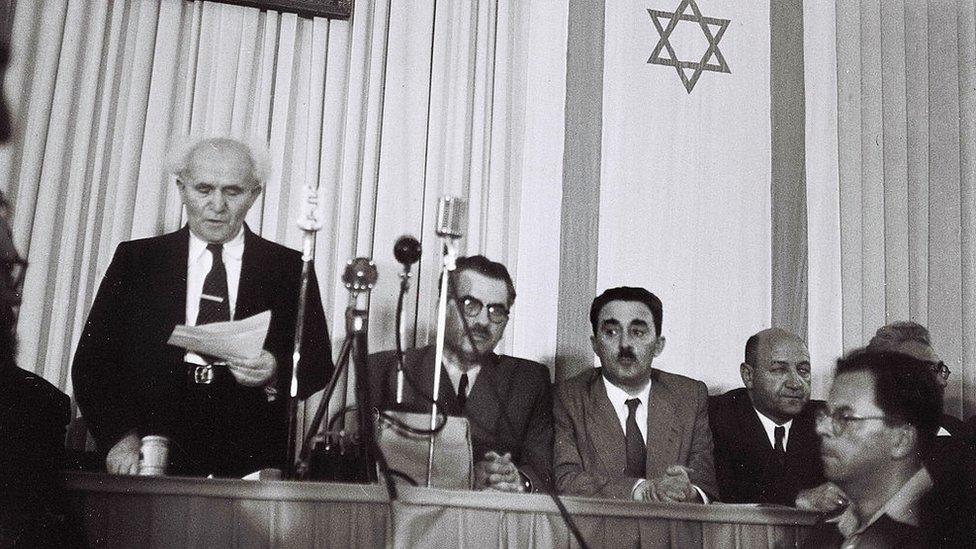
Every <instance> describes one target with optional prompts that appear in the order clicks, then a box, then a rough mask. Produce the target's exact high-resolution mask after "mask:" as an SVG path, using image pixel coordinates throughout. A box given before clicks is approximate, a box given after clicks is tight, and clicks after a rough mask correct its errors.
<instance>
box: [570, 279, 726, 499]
mask: <svg viewBox="0 0 976 549" xmlns="http://www.w3.org/2000/svg"><path fill="white" fill-rule="evenodd" d="M662 320H663V310H662V305H661V300H660V299H658V298H657V296H655V295H654V294H652V293H650V292H648V291H647V290H645V289H643V288H629V287H620V288H612V289H609V290H607V291H605V292H604V293H603V294H601V295H600V296H598V297H597V298H596V299H595V300H593V305H592V307H591V308H590V322H591V324H592V326H593V336H592V337H591V341H592V344H593V350H594V351H595V352H596V354H597V356H598V357H599V358H600V364H601V366H602V367H601V368H596V369H592V370H587V371H585V372H583V373H581V374H579V375H577V376H576V377H574V378H572V379H570V380H567V381H565V382H563V383H562V384H560V385H559V386H558V387H557V391H556V401H555V407H554V417H555V425H556V431H555V448H554V465H553V469H554V475H555V478H556V488H557V489H558V490H559V491H560V492H562V493H566V494H574V495H583V496H599V497H606V498H616V499H633V500H637V501H672V502H707V501H708V499H709V498H714V497H716V496H717V495H718V487H717V485H716V482H715V469H714V465H713V461H712V460H713V458H712V434H711V431H710V430H709V427H708V392H707V390H706V388H705V384H704V383H702V382H701V381H697V380H694V379H690V378H687V377H684V376H680V375H675V374H670V373H667V372H663V371H661V370H657V369H654V368H652V367H651V364H652V363H653V361H654V358H656V357H657V356H659V355H660V354H661V352H662V351H663V350H664V343H665V339H664V337H662V336H661V325H662Z"/></svg>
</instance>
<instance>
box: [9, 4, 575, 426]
mask: <svg viewBox="0 0 976 549" xmlns="http://www.w3.org/2000/svg"><path fill="white" fill-rule="evenodd" d="M522 9H524V8H522V7H519V5H518V4H517V3H514V2H509V1H507V0H506V1H502V2H496V1H493V0H492V1H489V0H480V1H476V2H441V3H437V2H434V0H427V1H423V2H398V1H394V0H362V1H359V2H356V6H355V13H354V14H353V17H352V19H350V20H349V21H332V20H328V19H324V18H315V19H309V18H304V17H298V16H296V15H295V14H291V13H278V12H275V11H270V10H267V11H262V10H258V9H255V8H247V7H242V6H234V5H226V4H218V3H213V2H209V1H202V0H195V1H184V0H146V1H140V2H109V1H106V0H68V1H64V0H42V1H36V2H20V3H18V6H17V11H16V13H15V19H14V23H13V34H12V36H13V38H12V50H13V63H12V65H11V67H10V70H9V72H8V76H7V81H6V82H7V95H8V97H10V99H11V105H12V107H13V111H14V113H15V115H16V116H17V120H18V122H19V123H18V131H17V133H16V136H15V138H14V140H13V141H12V142H11V143H10V144H9V145H8V146H7V147H4V148H2V149H0V173H2V174H4V176H5V177H3V178H0V190H3V192H4V193H5V194H6V195H7V196H8V197H10V198H11V199H12V200H13V201H14V202H15V211H16V217H15V221H14V233H15V241H16V243H17V246H18V248H19V249H20V250H21V252H22V253H23V254H24V255H25V256H26V257H27V259H28V261H29V263H30V268H29V269H28V271H27V279H26V284H25V293H24V304H23V306H22V308H21V314H20V322H19V325H18V333H19V336H20V341H21V348H20V354H19V363H20V365H21V366H22V367H24V368H26V369H29V370H33V371H36V372H39V373H41V374H42V375H44V377H45V378H47V379H49V380H51V381H52V382H53V383H55V385H57V386H58V387H59V388H61V389H62V390H64V391H66V392H68V393H69V394H70V393H71V387H70V381H69V380H70V362H71V358H72V354H73V352H74V348H75V346H76V344H77V341H78V338H79V336H80V332H81V329H82V328H83V324H84V320H85V317H86V315H87V312H88V308H89V306H90V304H91V302H92V300H93V299H94V296H95V293H96V291H97V289H98V284H99V282H100V280H101V277H102V274H103V273H104V271H105V269H106V268H107V267H108V263H109V262H110V260H111V258H112V255H113V253H114V250H115V247H116V246H117V245H118V243H119V242H121V241H124V240H129V239H133V238H142V237H148V236H155V235H159V234H163V233H165V232H169V231H172V230H175V229H176V228H178V227H179V226H180V225H181V224H182V223H183V222H185V217H184V214H183V212H182V206H181V203H180V200H179V195H178V192H177V189H176V187H175V185H174V179H173V177H172V176H170V175H169V174H168V173H167V169H166V165H167V159H166V153H167V150H168V149H169V148H170V147H171V146H172V145H173V144H175V143H178V142H180V141H182V140H184V139H185V136H208V135H232V136H234V137H238V138H240V139H243V140H245V141H248V142H251V143H259V144H263V145H264V146H265V147H266V148H267V149H268V151H269V157H268V159H267V161H268V162H267V167H268V178H267V180H266V185H265V188H264V191H263V193H262V195H261V197H260V198H259V200H258V201H257V202H256V203H255V205H254V207H253V208H252V209H251V211H250V212H249V213H248V216H247V222H248V224H249V225H250V227H251V228H252V229H253V230H255V231H256V232H258V233H259V234H261V235H262V236H264V237H265V238H268V239H271V240H274V241H277V242H280V243H282V244H285V245H287V246H291V247H293V248H299V247H300V243H301V231H300V230H299V229H298V228H297V226H296V224H295V220H296V219H297V217H298V212H299V211H300V208H301V205H302V201H303V192H302V188H303V186H306V185H308V186H311V187H313V188H321V189H322V190H323V194H324V197H325V202H326V206H325V209H326V215H325V223H324V225H325V226H324V228H323V230H322V231H320V232H319V233H318V235H317V240H316V246H315V251H316V271H317V274H318V282H319V285H320V290H321V294H322V297H323V304H324V306H325V309H326V314H327V319H328V321H329V326H330V330H331V333H332V336H333V339H334V340H335V344H336V348H338V343H339V340H340V339H341V338H342V336H343V335H344V332H345V327H344V324H345V321H344V317H345V314H344V312H345V307H346V303H347V298H346V295H347V292H346V290H345V288H344V287H343V285H342V283H341V281H340V275H341V272H342V269H343V266H344V264H345V261H346V259H348V258H351V257H354V256H372V257H374V258H375V259H376V261H377V263H378V265H379V267H380V271H381V278H380V280H381V282H380V283H379V284H378V285H377V288H376V289H375V290H374V292H373V293H372V296H371V321H372V324H371V325H372V330H371V333H370V344H371V348H372V349H374V350H380V349H389V348H391V347H392V346H393V342H394V334H393V325H394V324H393V311H394V307H395V302H396V292H397V290H398V288H399V280H398V278H397V276H396V273H397V272H398V271H399V270H400V268H399V265H398V264H396V263H395V262H394V261H393V258H392V250H391V248H392V245H393V242H394V241H395V239H396V237H397V236H399V235H400V234H404V233H411V234H414V235H416V236H417V237H418V238H419V239H421V240H422V242H423V244H424V248H425V255H424V258H423V259H422V261H421V264H420V265H419V266H418V267H417V268H416V269H415V273H416V275H415V277H416V278H414V279H413V283H412V291H411V296H410V299H409V300H408V314H407V317H408V326H409V327H410V328H411V329H413V328H416V329H417V337H416V338H415V341H416V343H417V344H425V343H426V341H428V340H429V338H430V337H431V335H432V333H433V331H432V324H433V323H434V320H435V319H434V318H433V317H432V314H431V313H432V311H433V307H431V306H430V303H432V297H433V296H434V295H436V292H434V291H433V289H434V280H435V279H436V273H437V271H438V269H439V265H440V248H439V245H438V242H437V239H436V237H435V236H434V231H433V229H434V227H433V223H434V212H435V209H436V206H437V199H438V197H439V196H440V195H442V194H445V193H451V194H455V195H460V196H461V197H463V198H466V199H468V200H469V201H470V214H469V220H468V235H467V238H466V240H465V241H464V244H463V249H464V251H465V252H467V253H488V254H489V255H490V256H491V257H492V258H493V259H496V260H499V261H502V262H505V263H507V264H508V265H509V267H510V269H511V270H512V272H513V276H516V277H517V274H518V273H517V272H516V265H517V264H518V257H519V254H520V253H521V252H520V250H519V249H518V247H517V246H514V245H513V244H512V243H513V242H517V241H518V239H519V230H518V227H519V221H520V218H521V217H522V216H524V215H526V214H527V212H526V211H524V210H523V209H522V208H521V206H520V201H519V200H520V197H521V196H522V186H523V179H530V183H533V184H537V183H536V182H537V181H540V180H542V179H543V178H542V177H540V176H533V175H532V174H529V175H523V173H522V171H520V170H517V169H513V165H514V163H516V162H519V161H521V160H522V159H523V158H525V157H524V156H523V154H522V153H521V149H522V148H524V147H525V146H526V142H525V140H524V138H523V135H524V133H525V132H527V131H538V129H537V128H538V127H539V126H540V125H543V124H544V122H537V123H536V124H535V125H531V126H525V125H519V124H513V123H511V122H510V119H514V120H523V119H525V118H526V113H528V112H529V111H531V109H532V108H533V105H531V104H528V102H527V101H526V100H525V99H524V98H525V97H526V89H527V88H528V87H529V86H530V83H531V82H532V80H533V79H532V76H531V75H529V74H528V73H529V71H530V70H537V69H534V68H532V67H533V66H532V64H531V63H532V62H533V61H535V60H534V59H532V58H531V56H530V55H528V53H527V52H528V51H529V49H528V48H529V46H528V45H527V44H528V43H529V41H530V40H536V39H537V38H538V31H534V30H533V29H531V28H529V27H526V26H514V25H511V24H510V23H508V22H506V21H505V20H503V21H502V24H501V25H500V23H499V13H503V14H511V13H520V10H522ZM499 30H501V34H499ZM557 41H558V35H557ZM500 47H501V48H510V49H514V50H517V51H520V52H523V53H522V54H521V55H519V56H514V57H512V58H509V57H508V56H505V57H504V58H499V57H498V55H497V53H496V50H497V49H498V48H500ZM505 51H508V50H505ZM556 51H557V52H558V49H557V50H556ZM497 74H501V75H503V76H502V78H503V80H499V79H498V78H497V77H496V75H497ZM561 85H562V81H561V80H556V81H554V82H553V83H551V84H550V83H545V84H543V85H542V86H541V89H542V93H540V92H539V91H538V89H537V90H536V91H535V94H534V95H533V97H535V98H536V101H537V102H542V100H543V98H545V97H547V96H555V97H560V96H561V93H562V90H561V89H560V86H561ZM536 86H538V84H536ZM559 140H560V141H561V137H559ZM545 153H546V154H541V155H540V154H539V153H538V152H535V153H534V155H535V156H532V157H530V158H534V161H535V162H537V163H538V164H539V165H540V167H548V168H550V169H551V168H552V167H555V169H556V171H555V172H554V173H550V174H548V177H549V178H551V177H552V176H553V175H555V176H556V177H558V178H561V164H562V162H561V157H559V156H558V155H555V156H554V155H551V154H548V153H549V151H545ZM546 181H547V182H548V179H546ZM539 212H541V213H542V214H543V217H542V219H540V220H538V222H539V223H540V224H542V225H543V226H546V227H548V229H549V230H550V231H553V232H558V224H559V211H558V205H557V206H556V207H555V208H548V209H539V208H535V209H534V210H532V213H531V214H530V215H537V214H538V213H539ZM557 262H558V257H555V258H549V264H547V267H548V268H549V270H550V271H552V270H553V269H555V268H556V267H557ZM547 289H548V290H549V291H548V293H546V292H542V295H539V296H536V301H537V302H542V303H548V304H549V305H551V306H552V307H554V303H555V300H556V291H555V287H552V288H547ZM538 322H539V320H538V318H536V317H533V316H532V315H531V314H530V315H527V318H526V320H519V319H518V318H517V317H516V318H513V321H512V323H511V324H510V326H512V328H511V329H512V330H519V329H521V330H522V331H523V332H524V331H525V330H527V329H528V330H531V328H532V323H538ZM552 331H553V333H554V332H555V328H554V327H553V328H552ZM413 340H414V338H413V337H408V338H407V343H408V345H409V344H410V343H411V341H413ZM512 340H513V338H512V337H509V338H507V339H506V341H505V342H503V344H502V348H503V349H500V350H505V351H508V352H513V351H516V352H517V349H514V348H513V341H512ZM523 341H524V343H523V345H524V347H525V348H527V349H529V352H528V353H524V354H523V356H526V354H527V355H528V356H534V357H539V358H541V357H546V356H548V357H550V358H551V357H552V354H553V350H552V349H548V348H540V347H539V343H538V341H537V340H531V339H523ZM543 341H544V340H543ZM344 387H345V389H343V390H345V391H349V392H351V388H352V385H351V384H350V383H346V384H345V385H344ZM309 405H310V406H314V405H316V399H312V400H311V401H310V403H309ZM338 405H339V403H333V409H334V410H335V408H336V407H337V406H338Z"/></svg>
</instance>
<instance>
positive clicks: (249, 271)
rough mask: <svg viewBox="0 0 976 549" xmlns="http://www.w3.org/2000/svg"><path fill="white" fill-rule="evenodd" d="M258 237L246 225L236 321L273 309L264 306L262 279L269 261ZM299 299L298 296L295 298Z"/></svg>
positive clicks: (235, 314)
mask: <svg viewBox="0 0 976 549" xmlns="http://www.w3.org/2000/svg"><path fill="white" fill-rule="evenodd" d="M258 238H259V237H258V236H257V235H255V234H254V233H252V232H251V229H249V228H248V227H247V225H244V254H243V255H242V256H241V277H240V280H239V282H238V285H237V304H236V306H235V307H234V320H240V319H242V318H247V317H249V316H252V315H254V314H257V313H260V312H262V311H264V310H266V309H270V308H271V307H270V306H268V305H266V304H264V303H263V301H264V299H265V298H266V296H264V295H262V293H261V291H260V290H261V288H264V287H266V286H267V285H266V284H265V283H264V281H263V280H262V279H261V277H262V276H264V274H265V273H266V272H267V271H268V269H267V268H262V267H265V265H264V262H265V261H266V260H267V258H266V257H265V255H264V254H263V253H262V250H261V246H260V244H261V243H260V242H258ZM295 299H296V300H297V299H298V296H297V295H296V296H295Z"/></svg>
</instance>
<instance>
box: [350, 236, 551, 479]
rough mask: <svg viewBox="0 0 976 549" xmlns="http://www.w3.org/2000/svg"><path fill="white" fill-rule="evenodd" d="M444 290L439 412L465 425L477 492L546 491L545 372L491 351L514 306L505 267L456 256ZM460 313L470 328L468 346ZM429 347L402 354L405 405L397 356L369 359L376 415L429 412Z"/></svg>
mask: <svg viewBox="0 0 976 549" xmlns="http://www.w3.org/2000/svg"><path fill="white" fill-rule="evenodd" d="M449 284H450V286H449V290H448V292H449V293H448V313H447V325H446V327H445V334H444V365H443V369H442V372H441V376H442V377H441V379H442V380H448V381H450V383H442V384H441V388H440V394H439V395H438V408H439V409H441V410H443V411H444V412H445V413H446V414H448V415H452V416H464V417H466V418H467V419H468V420H469V421H470V423H471V436H472V443H473V451H474V460H475V479H474V480H475V488H476V489H483V488H491V489H494V490H502V491H518V492H522V491H541V492H548V491H549V490H551V488H552V387H551V383H550V378H549V369H548V368H546V367H545V366H543V365H542V364H539V363H537V362H532V361H529V360H523V359H520V358H515V357H511V356H506V355H498V354H495V353H494V350H495V346H497V345H498V342H499V341H500V340H501V338H502V335H503V334H504V333H505V326H506V325H507V324H508V318H509V315H510V314H511V308H512V305H513V304H514V303H515V286H514V284H513V283H512V277H511V276H510V275H509V274H508V269H506V268H505V266H504V265H502V264H501V263H497V262H494V261H490V260H489V259H487V258H486V257H484V256H480V255H476V256H470V257H462V258H459V259H458V260H457V269H456V270H455V271H454V272H453V273H452V275H451V278H450V281H449ZM461 314H464V317H465V319H464V320H466V321H467V325H468V327H469V328H470V330H471V335H472V339H473V340H474V344H475V345H474V346H472V344H471V341H470V340H469V338H468V336H467V334H466V333H465V329H464V324H463V321H462V318H461ZM434 359H435V349H434V346H433V345H428V346H426V347H421V348H419V349H411V350H408V351H407V352H406V353H404V359H403V362H404V364H403V369H404V372H405V374H406V379H407V380H408V383H405V387H404V395H403V402H402V403H400V404H397V402H396V384H397V368H396V364H397V357H396V352H395V351H385V352H381V353H376V354H374V355H370V357H369V371H370V376H371V378H370V398H371V400H372V401H373V403H374V405H375V406H376V407H377V408H380V409H396V410H403V411H413V412H429V411H430V407H431V403H430V395H431V393H432V387H433V379H434V366H435V365H434Z"/></svg>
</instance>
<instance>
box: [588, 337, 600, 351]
mask: <svg viewBox="0 0 976 549" xmlns="http://www.w3.org/2000/svg"><path fill="white" fill-rule="evenodd" d="M590 347H592V348H593V353H594V354H595V355H597V356H599V355H600V353H598V352H597V350H596V334H593V335H591V336H590Z"/></svg>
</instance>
